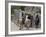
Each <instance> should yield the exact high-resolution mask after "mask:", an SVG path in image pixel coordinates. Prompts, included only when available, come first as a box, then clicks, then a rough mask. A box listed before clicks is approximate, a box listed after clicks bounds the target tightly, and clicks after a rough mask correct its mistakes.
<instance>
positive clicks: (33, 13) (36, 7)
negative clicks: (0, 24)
mask: <svg viewBox="0 0 46 37" xmlns="http://www.w3.org/2000/svg"><path fill="white" fill-rule="evenodd" d="M37 14H38V15H37ZM23 17H24V18H23ZM25 17H26V18H25ZM32 17H33V18H32ZM36 17H37V18H36ZM38 18H39V20H38V21H39V24H38V22H37V19H38ZM32 20H33V21H32ZM16 22H17V23H16ZM37 24H38V25H37ZM29 26H30V27H29ZM44 32H45V4H44V3H43V2H24V1H10V0H6V1H5V35H6V36H9V35H10V36H16V35H34V34H44Z"/></svg>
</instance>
